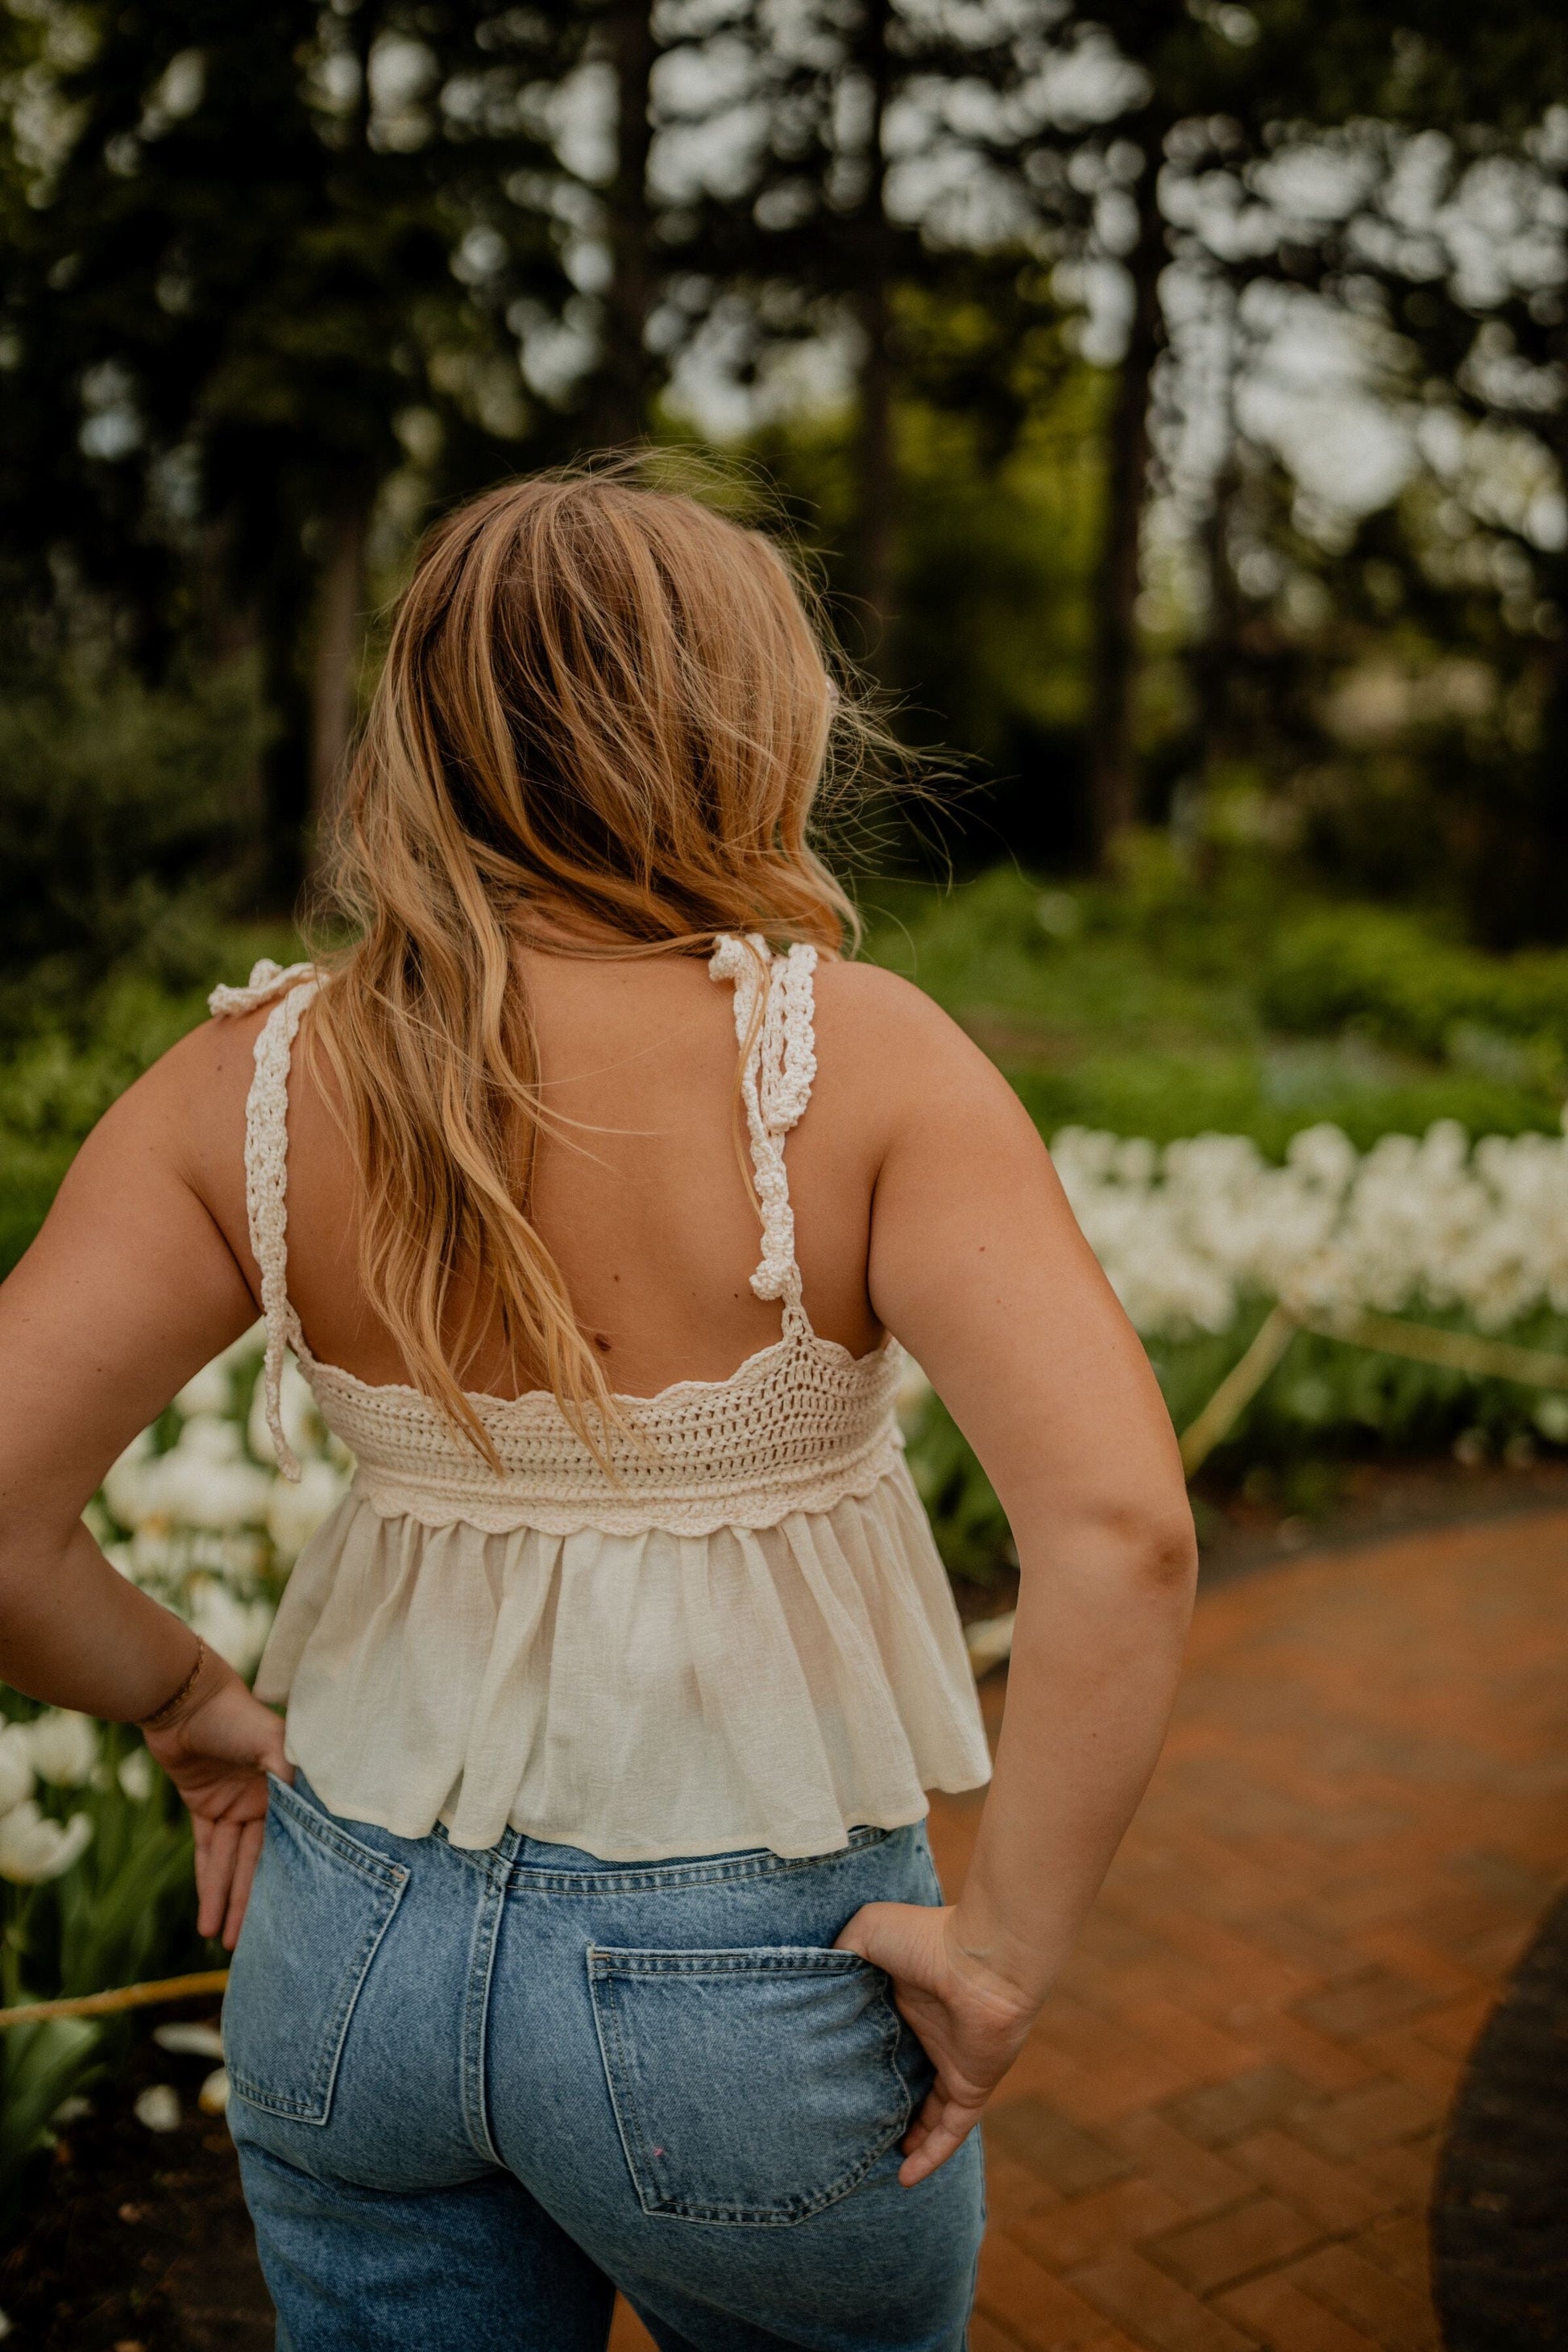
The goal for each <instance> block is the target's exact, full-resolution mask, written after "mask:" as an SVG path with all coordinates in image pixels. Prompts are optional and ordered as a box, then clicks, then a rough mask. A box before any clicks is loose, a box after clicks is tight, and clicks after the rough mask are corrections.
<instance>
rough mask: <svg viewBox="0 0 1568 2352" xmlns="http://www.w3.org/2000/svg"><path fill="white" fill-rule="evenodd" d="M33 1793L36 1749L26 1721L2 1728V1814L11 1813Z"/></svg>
mask: <svg viewBox="0 0 1568 2352" xmlns="http://www.w3.org/2000/svg"><path fill="white" fill-rule="evenodd" d="M32 1793H33V1750H32V1745H31V1743H30V1741H29V1740H28V1738H27V1727H26V1724H25V1723H8V1724H7V1725H6V1726H5V1730H4V1731H0V1813H8V1812H9V1811H11V1808H12V1806H13V1805H19V1804H20V1803H21V1801H22V1800H23V1798H24V1797H30V1796H31V1795H32Z"/></svg>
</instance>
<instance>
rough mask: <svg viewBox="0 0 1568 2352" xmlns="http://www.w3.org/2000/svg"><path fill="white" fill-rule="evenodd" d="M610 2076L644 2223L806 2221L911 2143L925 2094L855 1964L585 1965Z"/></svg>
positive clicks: (683, 1957)
mask: <svg viewBox="0 0 1568 2352" xmlns="http://www.w3.org/2000/svg"><path fill="white" fill-rule="evenodd" d="M588 1976H589V1984H590V1988H591V1990H592V1993H593V2000H594V2012H595V2020H596V2022H597V2026H598V2033H599V2046H600V2049H601V2051H602V2052H603V2054H604V2062H605V2075H606V2077H607V2079H608V2083H609V2088H610V2096H611V2099H612V2100H613V2102H614V2105H615V2109H616V2121H617V2124H618V2125H619V2127H620V2135H621V2141H622V2145H623V2147H625V2150H626V2163H627V2165H628V2167H629V2168H630V2171H631V2175H632V2180H633V2184H634V2186H635V2188H636V2189H637V2199H638V2201H639V2203H640V2204H641V2206H642V2209H643V2210H644V2212H646V2213H657V2214H666V2215H669V2216H671V2217H673V2218H676V2219H679V2220H684V2221H731V2222H752V2223H759V2222H761V2223H769V2222H773V2223H778V2222H790V2221H805V2219H806V2217H807V2216H808V2215H809V2214H812V2213H816V2212H820V2211H821V2210H822V2208H823V2207H824V2206H826V2205H830V2204H832V2203H833V2202H834V2200H836V2199H837V2198H839V2197H843V2196H845V2195H847V2193H848V2191H849V2190H850V2189H853V2188H854V2187H855V2185H856V2183H857V2182H858V2181H859V2180H860V2179H863V2178H864V2176H865V2175H866V2174H867V2173H868V2171H869V2170H870V2168H871V2167H872V2165H874V2164H875V2163H876V2161H877V2159H878V2158H879V2156H881V2155H882V2154H883V2153H884V2152H885V2150H886V2149H888V2148H889V2147H891V2146H892V2145H893V2144H894V2142H895V2141H896V2140H897V2139H899V2138H900V2136H901V2135H902V2134H903V2132H904V2131H905V2130H906V2129H907V2127H908V2125H909V2120H910V2113H911V2111H912V2108H913V2105H914V2099H915V2094H916V2091H917V2090H918V2089H919V2088H920V2087H921V2085H920V2083H919V2061H918V2057H917V2058H916V2059H915V2061H914V2067H913V2070H912V2071H913V2072H914V2074H915V2081H914V2082H913V2083H912V2084H911V2082H910V2080H909V2079H907V2077H908V2075H909V2074H910V2072H911V2067H910V2052H909V2050H908V2048H907V2046H906V2045H905V2038H904V2037H902V2036H901V2035H900V2024H899V2018H898V2014H897V2011H895V2010H894V2008H893V2005H892V2002H891V2000H889V1996H888V1987H887V1979H885V1978H884V1976H883V1975H882V1973H881V1971H880V1969H875V1968H872V1967H870V1966H868V1964H867V1963H866V1962H865V1961H864V1960H862V1959H860V1958H857V1956H856V1955H855V1954H853V1953H851V1952H837V1951H831V1952H830V1951H823V1950H820V1949H818V1948H815V1947H808V1948H794V1947H784V1948H761V1949H756V1950H743V1951H719V1952H690V1951H679V1952H658V1951H616V1950H607V1949H605V1948H602V1947H598V1946H595V1947H594V1948H591V1949H590V1951H589V1953H588Z"/></svg>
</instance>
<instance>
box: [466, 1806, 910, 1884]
mask: <svg viewBox="0 0 1568 2352" xmlns="http://www.w3.org/2000/svg"><path fill="white" fill-rule="evenodd" d="M917 1826H918V1824H916V1823H914V1822H900V1829H905V1828H909V1829H912V1828H915V1827H917ZM898 1835H899V1830H897V1829H892V1830H869V1831H867V1832H864V1833H862V1832H856V1834H855V1836H853V1837H852V1838H851V1839H850V1841H849V1843H848V1844H847V1845H841V1846H836V1847H834V1849H833V1851H832V1852H831V1853H801V1854H777V1853H759V1854H756V1855H753V1856H751V1857H750V1858H748V1859H747V1860H746V1861H744V1862H730V1863H720V1862H713V1863H707V1862H684V1863H675V1864H670V1865H669V1866H668V1867H666V1868H661V1867H660V1866H659V1865H658V1864H649V1865H648V1866H647V1868H646V1869H645V1868H644V1867H642V1866H641V1865H640V1864H634V1865H633V1866H632V1867H631V1868H629V1869H626V1868H623V1869H616V1870H601V1871H592V1870H534V1869H531V1868H530V1866H529V1865H528V1864H526V1863H524V1864H522V1865H521V1867H520V1868H519V1870H518V1871H517V1873H516V1874H515V1877H514V1879H513V1885H514V1887H515V1888H516V1889H517V1890H518V1891H519V1892H521V1893H522V1894H532V1895H652V1894H658V1893H662V1892H666V1891H668V1890H669V1889H672V1888H673V1889H677V1890H679V1888H680V1887H683V1886H728V1885H735V1884H737V1883H739V1882H741V1881H742V1880H745V1879H751V1878H782V1877H784V1876H785V1875H786V1874H788V1873H790V1872H792V1871H796V1870H820V1869H823V1868H824V1867H826V1865H828V1864H833V1863H836V1862H838V1861H840V1860H841V1859H843V1858H844V1857H845V1856H846V1855H848V1854H851V1853H865V1852H866V1851H867V1849H868V1847H870V1846H873V1845H879V1844H881V1843H884V1842H885V1841H886V1840H887V1839H889V1838H892V1837H897V1836H898ZM454 1851H456V1849H454Z"/></svg>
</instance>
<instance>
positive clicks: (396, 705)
mask: <svg viewBox="0 0 1568 2352" xmlns="http://www.w3.org/2000/svg"><path fill="white" fill-rule="evenodd" d="M828 646H829V640H828V638H827V635H826V630H825V628H824V625H823V623H822V620H821V616H820V614H819V612H818V610H817V607H816V601H815V599H814V598H813V596H812V594H811V592H810V589H809V586H808V584H807V583H805V580H804V579H803V577H802V575H801V572H800V570H799V567H798V565H796V564H795V563H794V562H792V561H791V559H790V558H789V557H788V555H786V553H784V552H783V551H781V549H780V547H779V545H778V544H776V543H775V541H773V540H772V539H770V538H768V537H765V536H763V534H762V533H760V532H759V531H757V530H751V529H747V528H742V526H741V525H740V524H738V523H736V522H734V521H731V520H728V519H727V518H726V517H725V516H724V515H722V514H721V513H720V512H717V511H715V510H713V509H711V508H710V507H708V506H705V505H704V504H702V503H700V501H699V500H698V499H696V498H694V497H692V496H689V495H686V494H685V493H683V492H680V491H671V490H669V489H668V488H659V487H657V485H655V486H649V483H648V481H647V476H646V471H645V470H643V469H639V467H638V466H637V463H636V462H634V461H625V460H623V461H621V462H619V463H616V464H613V465H610V466H608V467H602V468H598V469H595V470H572V471H563V472H558V473H552V474H544V475H539V476H534V477H532V478H529V479H527V480H523V481H519V482H514V483H510V484H509V485H507V486H506V487H505V488H500V489H496V490H491V491H489V492H488V493H487V494H486V495H485V496H484V497H482V498H479V499H474V500H473V501H472V502H471V503H470V504H468V505H467V506H465V507H462V508H461V509H458V511H457V512H456V513H454V514H452V515H449V516H448V517H447V519H446V520H445V521H443V522H441V523H440V524H439V525H438V526H437V528H436V529H435V530H433V531H432V532H431V533H430V535H429V537H428V539H427V540H426V542H425V544H424V546H423V547H422V549H421V551H420V552H419V555H418V559H417V562H416V565H415V570H414V575H413V578H412V580H411V581H410V583H409V584H408V587H407V589H406V591H405V593H404V595H403V597H402V599H401V601H400V603H399V604H398V606H397V608H396V612H395V616H394V620H393V625H392V632H391V642H390V646H389V648H388V652H387V656H386V661H385V665H384V668H383V671H382V674H381V677H380V681H379V684H378V685H377V687H376V689H375V694H374V701H373V703H372V706H371V709H370V713H369V718H368V720H367V723H366V725H365V729H364V732H363V738H362V740H361V741H360V743H359V746H358V749H357V752H356V755H355V757H354V760H353V765H352V768H351V770H350V772H349V775H348V778H347V781H346V785H345V789H344V793H343V798H342V806H341V809H340V811H339V812H338V815H337V819H336V823H335V827H334V836H335V837H334V840H333V843H332V845H331V849H330V851H329V860H330V862H329V865H328V867H327V888H326V893H325V897H324V900H323V905H322V909H321V911H322V912H323V913H324V914H325V915H326V916H327V917H328V919H330V920H331V923H332V924H333V925H334V927H336V928H337V935H338V937H340V938H342V936H343V935H344V931H345V929H346V931H347V932H348V934H349V935H350V936H351V937H352V939H353V944H352V945H351V946H349V947H347V948H344V949H340V950H336V951H328V952H327V953H325V954H324V955H323V956H322V957H321V959H320V961H321V964H322V966H323V967H324V970H325V973H326V979H325V983H324V985H323V987H322V990H321V995H320V997H319V999H318V1000H317V1003H316V1004H315V1006H314V1007H313V1008H312V1011H311V1014H310V1021H309V1023H308V1024H307V1029H306V1035H307V1040H308V1042H309V1045H310V1050H311V1051H312V1052H314V1051H315V1050H317V1049H318V1048H319V1050H320V1051H321V1053H323V1054H324V1055H325V1057H326V1060H327V1062H328V1064H329V1065H330V1067H331V1074H332V1076H333V1078H334V1079H335V1082H336V1085H335V1093H336V1098H337V1103H338V1105H339V1107H340V1109H341V1116H342V1120H343V1124H344V1128H345V1132H346V1134H347V1135H348V1138H349V1139H350V1141H351V1143H352V1145H353V1151H354V1155H355V1160H356V1163H357V1168H358V1174H359V1180H360V1181H359V1189H360V1199H361V1201H362V1202H363V1225H362V1239H361V1265H362V1276H363V1285H364V1290H365V1294H366V1297H367V1298H368V1300H369V1302H370V1305H371V1306H372V1307H373V1309H374V1312H375V1313H376V1314H377V1315H378V1316H379V1317H380V1318H381V1320H382V1322H383V1324H384V1326H385V1328H386V1329H387V1330H388V1332H389V1333H390V1334H391V1336H392V1337H393V1339H395V1342H396V1344H397V1346H398V1348H399V1349H400V1351H401V1353H402V1356H403V1359H404V1361H405V1365H406V1367H407V1370H408V1375H409V1377H410V1379H411V1380H412V1381H414V1382H415V1384H416V1386H417V1387H418V1388H419V1389H420V1390H422V1391H424V1392H425V1393H426V1395H427V1396H428V1397H430V1398H431V1400H432V1401H433V1402H435V1403H436V1404H437V1406H438V1407H439V1408H440V1409H441V1411H442V1412H443V1413H444V1414H445V1415H446V1417H447V1420H448V1421H449V1423H451V1424H453V1425H454V1426H455V1427H456V1428H457V1429H458V1430H459V1431H461V1432H463V1433H466V1434H467V1435H468V1438H469V1439H470V1440H471V1441H472V1443H473V1444H475V1446H476V1447H477V1448H478V1450H479V1452H480V1453H481V1454H483V1455H484V1456H485V1458H486V1459H487V1460H488V1461H489V1463H490V1464H491V1465H492V1467H496V1468H499V1467H500V1464H499V1459H498V1457H497V1455H496V1452H495V1448H494V1445H493V1444H492V1442H491V1440H490V1437H489V1433H488V1432H487V1430H486V1428H485V1425H484V1423H483V1420H482V1419H481V1417H480V1415H479V1413H478V1412H476V1410H475V1407H474V1404H473V1402H471V1400H470V1398H469V1396H468V1393H467V1392H466V1390H465V1385H464V1382H465V1376H466V1374H467V1372H468V1370H469V1368H470V1367H471V1365H472V1363H473V1362H474V1360H475V1358H476V1354H477V1350H478V1349H479V1346H480V1345H481V1344H482V1343H483V1342H484V1341H485V1339H487V1338H488V1337H489V1336H490V1335H491V1334H492V1333H493V1331H494V1328H495V1321H494V1318H495V1317H496V1315H497V1314H498V1312H499V1319H500V1331H501V1335H502V1339H503V1342H504V1346H505V1349H506V1351H507V1355H508V1360H509V1362H510V1366H511V1368H512V1378H513V1381H514V1382H516V1381H522V1380H524V1379H527V1380H537V1378H538V1377H539V1375H540V1374H542V1375H543V1379H544V1381H545V1382H546V1383H547V1384H548V1386H549V1388H550V1389H551V1390H552V1392H553V1393H554V1395H555V1397H556V1399H557V1400H558V1402H559V1403H560V1404H561V1407H562V1409H563V1412H565V1414H566V1415H567V1417H568V1419H569V1420H570V1422H571V1423H572V1425H573V1426H574V1428H575V1429H576V1430H577V1431H578V1433H579V1434H580V1435H581V1436H582V1437H583V1438H584V1442H585V1443H586V1444H589V1445H590V1446H591V1447H592V1449H593V1451H594V1453H595V1454H596V1455H597V1456H598V1457H599V1458H600V1459H601V1460H604V1459H605V1458H606V1455H605V1449H606V1446H607V1444H608V1432H609V1431H610V1430H611V1429H612V1428H625V1427H626V1426H627V1420H626V1414H625V1412H624V1411H623V1410H622V1408H620V1407H619V1406H618V1405H617V1403H616V1400H615V1398H614V1396H613V1394H612V1392H611V1391H610V1389H609V1386H608V1383H607V1381H606V1380H605V1373H604V1370H603V1369H602V1366H601V1364H600V1360H599V1358H598V1355H597V1353H596V1351H595V1349H594V1347H593V1345H592V1344H591V1341H590V1340H589V1339H587V1338H586V1337H585V1336H584V1332H583V1331H582V1329H581V1328H579V1325H578V1323H577V1320H576V1318H575V1316H574V1312H573V1308H572V1302H571V1298H570V1297H569V1296H568V1293H567V1289H566V1285H565V1283H564V1281H563V1277H562V1274H561V1270H560V1268H559V1266H558V1265H557V1264H556V1262H555V1259H554V1257H553V1256H552V1253H551V1252H550V1250H549V1249H548V1248H547V1246H546V1245H545V1243H544V1241H543V1239H542V1236H541V1234H540V1233H539V1230H538V1228H537V1226H536V1225H535V1224H534V1223H533V1219H532V1214H531V1194H532V1177H533V1171H534V1166H535V1162H536V1158H537V1152H538V1148H539V1142H540V1138H541V1134H542V1131H543V1129H544V1128H545V1126H546V1125H547V1124H548V1123H549V1119H548V1114H547V1112H546V1110H545V1108H544V1106H543V1104H542V1098H541V1087H540V1063H539V1050H538V1044H537V1040H536V1036H535V1033H534V1027H533V1022H532V1017H531V1012H530V1007H529V1002H528V995H527V992H526V990H525V988H524V986H523V983H522V977H521V965H520V960H519V956H518V953H517V950H518V947H519V944H520V942H521V941H522V940H527V939H529V938H530V937H531V936H539V935H542V937H541V943H543V944H548V942H549V940H550V939H551V938H552V937H553V938H554V939H555V940H557V941H558V942H559V941H560V940H561V939H562V937H563V933H564V935H565V936H566V937H568V938H569V939H570V940H571V950H572V952H574V953H585V954H602V955H609V956H614V955H626V954H633V955H635V954H647V953H648V952H650V951H664V952H668V953H682V952H685V953H697V952H699V951H705V950H709V949H710V947H711V944H712V940H713V938H714V935H715V933H717V932H720V931H740V932H746V931H755V932H760V933H762V934H763V936H764V937H766V938H768V939H770V940H810V941H812V942H813V943H815V945H816V947H818V948H819V949H821V950H825V951H826V952H827V953H829V954H833V953H837V952H838V951H840V950H841V948H842V946H843V944H844V942H845V940H847V939H848V940H856V939H857V938H858V923H857V918H856V915H855V910H854V908H853V907H852V905H851V904H850V901H849V899H848V898H847V896H846V895H845V893H844V891H843V890H842V889H841V888H840V887H839V885H838V884H837V882H836V881H835V880H834V878H833V877H832V875H831V874H830V873H829V872H828V870H827V868H826V866H825V865H824V863H823V862H822V860H821V858H820V857H819V856H818V855H817V854H816V851H815V850H814V848H813V847H812V845H811V840H810V837H809V835H810V827H811V820H812V814H813V806H814V802H815V801H816V796H817V793H818V791H819V788H820V787H821V785H822V784H823V782H824V781H825V779H827V778H829V777H830V776H838V777H842V776H844V775H845V774H846V773H847V772H848V771H850V770H853V769H855V768H856V767H858V765H859V764H860V763H861V762H862V761H863V756H864V753H865V751H866V749H867V747H868V745H871V744H874V743H875V741H876V740H878V737H879V729H878V726H877V722H876V721H875V719H873V718H872V717H871V716H870V714H869V711H868V708H867V706H866V705H865V704H864V703H863V702H862V701H860V700H858V698H857V696H856V694H855V691H854V688H853V681H852V679H850V678H849V677H848V676H847V673H845V672H844V671H843V669H842V666H841V665H840V664H838V663H837V658H836V656H832V655H831V654H830V652H829V650H828ZM835 669H837V670H838V676H837V677H836V676H835V674H834V673H835ZM535 927H537V929H536V928H535Z"/></svg>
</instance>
